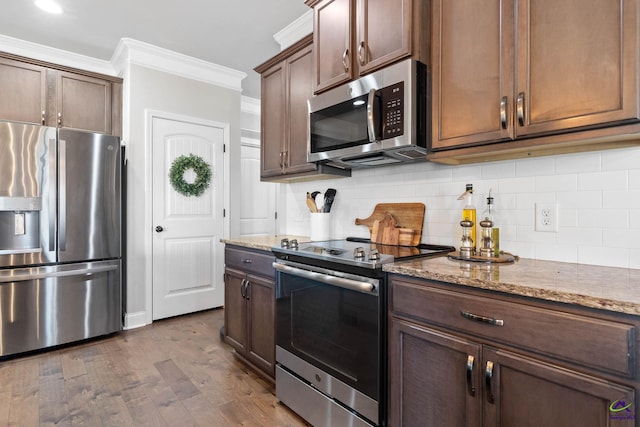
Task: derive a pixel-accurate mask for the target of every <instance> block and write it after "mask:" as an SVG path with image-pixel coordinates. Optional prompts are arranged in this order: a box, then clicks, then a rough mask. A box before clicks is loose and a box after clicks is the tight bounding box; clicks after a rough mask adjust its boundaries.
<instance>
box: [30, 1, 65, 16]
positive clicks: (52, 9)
mask: <svg viewBox="0 0 640 427" xmlns="http://www.w3.org/2000/svg"><path fill="white" fill-rule="evenodd" d="M34 3H35V4H36V6H38V7H39V8H40V9H42V10H44V11H45V12H49V13H54V14H56V15H59V14H61V13H62V8H61V7H60V5H59V4H58V3H56V2H55V1H53V0H35V1H34Z"/></svg>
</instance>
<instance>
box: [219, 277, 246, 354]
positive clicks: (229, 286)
mask: <svg viewBox="0 0 640 427" xmlns="http://www.w3.org/2000/svg"><path fill="white" fill-rule="evenodd" d="M244 284H245V274H244V273H243V272H241V271H237V270H233V269H231V268H226V269H225V270H224V336H225V339H226V341H227V342H228V343H229V344H230V345H231V346H232V347H233V348H235V349H236V351H237V352H238V353H240V354H245V352H246V348H247V304H246V301H245V299H244V295H243V294H244V292H245V291H244Z"/></svg>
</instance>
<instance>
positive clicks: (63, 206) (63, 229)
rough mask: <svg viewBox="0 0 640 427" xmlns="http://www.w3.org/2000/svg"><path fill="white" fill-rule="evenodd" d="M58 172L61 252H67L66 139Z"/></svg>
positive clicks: (60, 150) (59, 157) (60, 154)
mask: <svg viewBox="0 0 640 427" xmlns="http://www.w3.org/2000/svg"><path fill="white" fill-rule="evenodd" d="M59 144H60V145H59V147H58V150H59V155H58V162H59V164H58V170H59V177H58V179H59V183H60V187H59V190H58V191H60V194H59V196H58V207H59V210H58V212H59V215H60V217H59V219H58V221H59V225H58V226H59V229H58V232H59V233H60V234H59V240H60V242H59V243H60V251H65V250H67V142H66V141H65V140H64V139H61V140H60V141H59Z"/></svg>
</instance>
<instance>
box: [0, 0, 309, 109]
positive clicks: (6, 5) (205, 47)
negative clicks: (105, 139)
mask: <svg viewBox="0 0 640 427" xmlns="http://www.w3.org/2000/svg"><path fill="white" fill-rule="evenodd" d="M58 3H59V4H60V5H61V6H62V8H63V9H64V10H65V13H64V14H63V15H51V14H48V13H45V12H42V11H41V10H40V9H38V8H37V7H36V6H35V5H34V4H33V1H32V0H2V4H1V7H2V12H1V13H0V34H3V35H6V36H9V37H14V38H18V39H22V40H26V41H30V42H33V43H38V44H41V45H45V46H50V47H54V48H58V49H62V50H66V51H69V52H74V53H78V54H81V55H86V56H90V57H93V58H98V59H103V60H107V61H108V60H110V59H111V56H112V54H113V52H114V50H115V48H116V45H117V44H118V41H119V40H120V39H121V38H123V37H127V38H132V39H135V40H138V41H141V42H145V43H149V44H152V45H155V46H158V47H162V48H165V49H169V50H172V51H175V52H179V53H182V54H185V55H189V56H192V57H195V58H198V59H202V60H204V61H208V62H212V63H215V64H218V65H223V66H225V67H229V68H233V69H236V70H239V71H243V72H245V73H247V77H246V78H245V79H244V80H243V82H242V88H243V91H242V94H243V95H246V96H250V97H254V98H259V97H260V79H259V76H258V74H257V73H255V72H254V71H253V68H254V67H255V66H256V65H258V64H260V63H262V62H264V61H265V60H267V59H269V58H270V57H272V56H273V55H275V54H276V53H278V52H279V51H280V46H279V45H278V44H277V43H276V41H275V40H274V39H273V35H274V34H275V33H277V32H278V31H280V30H282V29H283V28H284V27H286V26H287V25H289V24H290V23H291V22H293V21H294V20H296V19H297V18H299V17H300V16H302V15H303V14H304V13H305V12H307V11H308V10H309V8H308V7H307V6H305V5H304V0H183V1H180V0H58ZM0 50H1V46H0Z"/></svg>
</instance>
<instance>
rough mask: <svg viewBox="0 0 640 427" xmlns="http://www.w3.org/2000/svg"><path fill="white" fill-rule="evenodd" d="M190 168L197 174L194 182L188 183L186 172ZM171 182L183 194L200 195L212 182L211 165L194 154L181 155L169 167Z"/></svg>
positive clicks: (188, 195)
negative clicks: (185, 176) (185, 177)
mask: <svg viewBox="0 0 640 427" xmlns="http://www.w3.org/2000/svg"><path fill="white" fill-rule="evenodd" d="M189 169H191V170H193V172H194V173H195V174H196V179H195V181H194V182H193V183H188V182H187V181H185V179H184V173H185V172H186V171H188V170H189ZM169 182H171V186H172V187H173V189H174V190H176V191H177V192H178V193H180V194H182V195H183V196H187V197H191V196H196V197H198V196H200V195H201V194H202V193H204V191H205V190H206V189H207V188H208V187H209V184H210V182H211V166H209V164H208V163H207V162H205V161H204V160H203V159H202V157H200V156H196V155H194V154H189V155H188V156H179V157H176V159H175V160H174V161H173V163H172V164H171V169H169Z"/></svg>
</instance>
